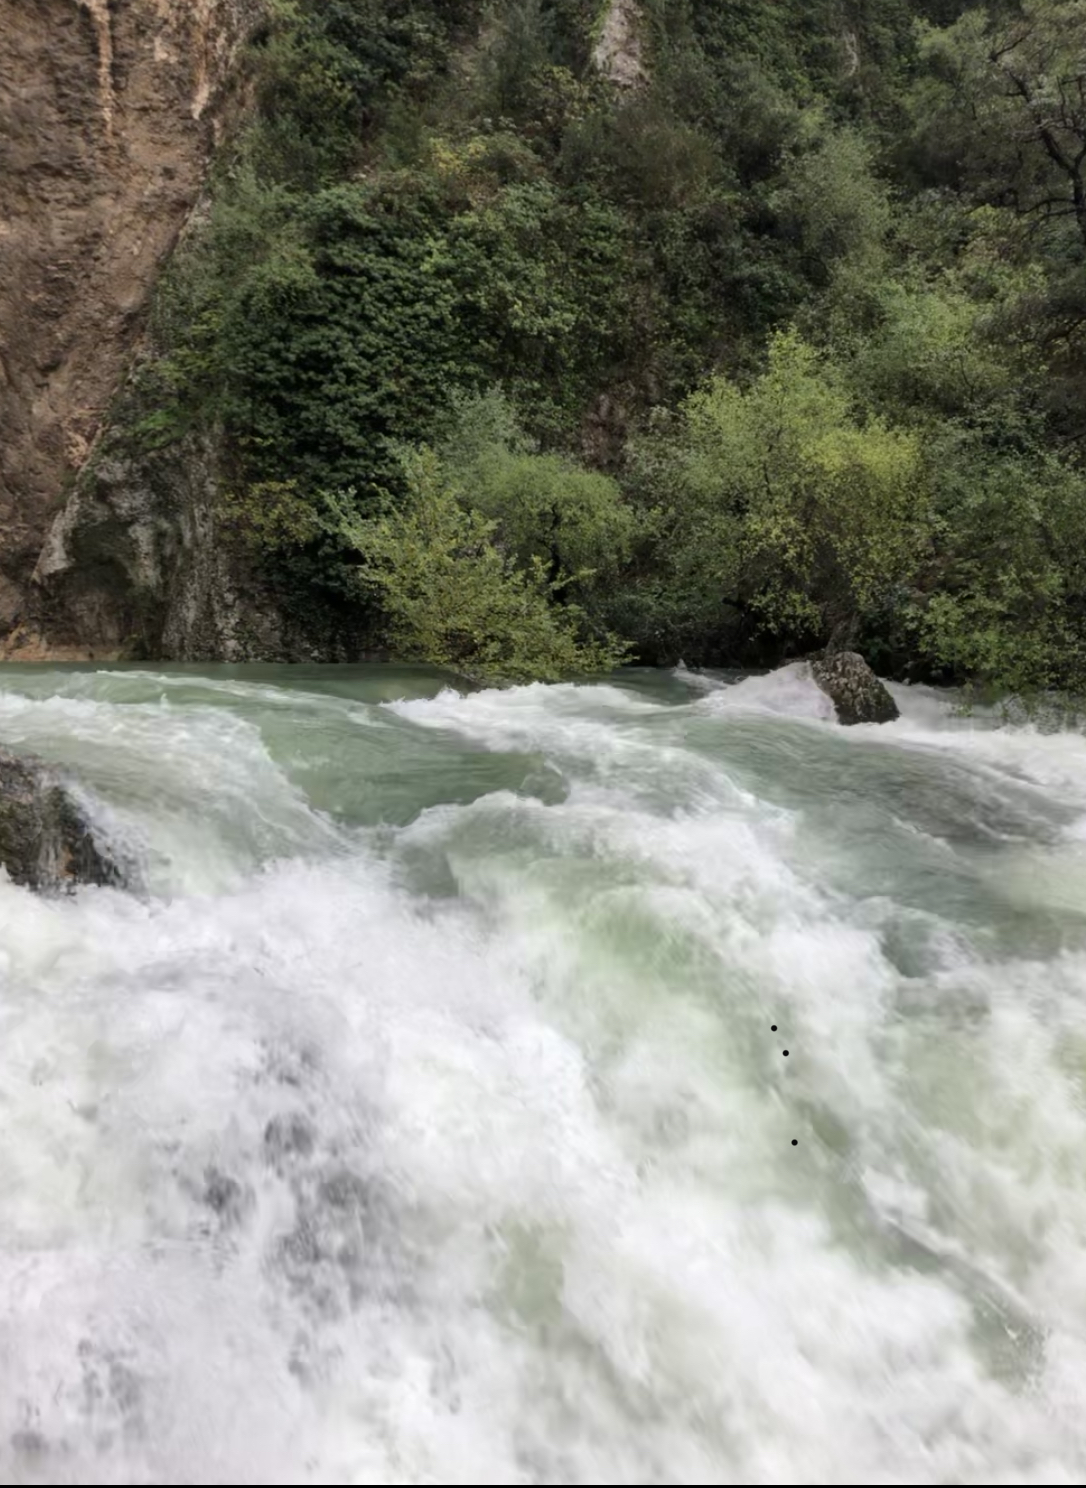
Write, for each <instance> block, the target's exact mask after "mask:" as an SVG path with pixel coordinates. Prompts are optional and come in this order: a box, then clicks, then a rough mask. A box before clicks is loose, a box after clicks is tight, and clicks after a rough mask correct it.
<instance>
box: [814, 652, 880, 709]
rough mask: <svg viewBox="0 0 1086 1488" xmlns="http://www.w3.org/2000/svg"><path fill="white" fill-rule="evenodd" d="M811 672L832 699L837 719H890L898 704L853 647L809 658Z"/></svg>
mask: <svg viewBox="0 0 1086 1488" xmlns="http://www.w3.org/2000/svg"><path fill="white" fill-rule="evenodd" d="M811 676H812V678H813V679H814V681H815V682H817V683H818V685H819V687H820V688H821V689H822V691H823V692H824V693H825V694H826V696H827V697H828V698H829V699H830V700H831V701H832V703H833V706H834V708H835V709H836V710H837V721H838V723H849V724H851V723H893V721H894V719H895V718H897V717H898V716H899V714H898V706H897V704H896V703H895V702H894V700H893V698H892V697H891V696H890V694H889V693H888V692H887V690H886V688H885V687H884V686H883V684H882V683H881V682H880V681H879V679H878V677H876V676H875V673H874V672H873V671H872V670H871V668H870V667H869V666H868V664H867V662H866V661H864V659H863V657H862V656H860V655H858V654H857V653H856V652H855V651H836V652H834V653H833V654H832V655H830V656H824V657H821V658H820V659H819V660H818V661H812V662H811Z"/></svg>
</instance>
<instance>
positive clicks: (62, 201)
mask: <svg viewBox="0 0 1086 1488" xmlns="http://www.w3.org/2000/svg"><path fill="white" fill-rule="evenodd" d="M262 13H263V0H184V3H178V0H0V36H2V37H3V44H2V45H0V430H2V431H3V437H2V439H0V657H3V656H5V655H9V656H10V655H26V656H33V655H34V654H36V652H37V653H38V654H41V653H42V649H43V642H42V639H41V634H40V626H39V625H38V624H37V623H36V616H35V613H34V589H33V585H32V584H31V583H30V582H29V581H30V575H31V573H32V572H33V570H34V566H35V562H36V560H37V557H38V554H39V552H40V550H41V546H42V542H43V539H44V537H45V534H46V531H47V529H48V526H49V524H50V522H51V520H52V518H53V517H54V515H55V514H56V511H57V508H58V506H59V505H60V504H61V503H62V501H63V499H64V497H65V495H66V494H67V492H68V490H69V489H70V487H71V485H72V482H73V480H74V478H75V476H76V475H77V473H78V472H79V470H80V469H81V468H82V466H83V464H84V462H85V460H86V457H87V454H88V451H89V450H90V447H91V445H92V443H93V441H94V439H95V437H96V435H97V433H98V430H99V428H100V426H101V423H102V421H103V417H104V414H105V412H106V409H107V406H108V404H109V402H110V399H111V398H112V396H113V394H114V391H115V390H116V388H117V386H118V383H119V382H120V380H121V377H122V375H123V372H124V369H125V366H126V363H127V361H128V359H129V357H130V356H131V354H132V350H133V348H134V346H135V344H136V341H137V339H138V337H139V334H140V332H141V330H142V325H143V316H144V311H145V309H146V306H147V303H148V298H149V295H150V292H151V288H152V286H153V284H154V281H155V278H156V275H157V273H158V270H159V268H160V267H161V265H162V263H163V262H164V260H165V259H166V257H167V256H168V255H169V253H170V250H171V249H172V247H173V245H174V243H175V241H176V239H177V236H178V234H179V232H180V230H181V228H182V227H183V225H184V223H185V221H186V219H187V218H188V216H189V214H190V213H191V211H192V208H193V205H194V203H195V202H196V200H197V198H198V196H199V193H200V191H201V189H202V186H203V183H204V179H205V174H206V170H207V166H208V163H209V161H210V159H211V155H212V152H213V150H214V148H215V145H216V143H217V142H218V139H219V136H220V135H221V133H222V130H223V128H224V124H225V121H226V119H227V117H228V113H229V88H228V86H227V84H228V83H229V81H230V79H231V77H232V75H233V71H234V63H235V59H236V56H237V54H238V50H239V47H240V45H241V43H242V41H243V40H244V39H245V37H246V36H247V35H248V34H249V33H250V32H251V30H252V28H253V27H254V26H255V25H256V24H257V22H258V21H259V19H260V17H261V15H262ZM50 640H51V648H50V649H49V651H48V653H47V654H52V655H64V654H75V652H74V651H71V650H69V651H67V652H65V651H64V650H63V649H60V648H62V647H63V646H64V643H65V642H68V643H69V644H70V645H71V646H73V647H76V648H79V647H80V646H81V645H82V642H83V637H82V636H80V635H77V634H73V635H70V636H63V635H60V636H56V637H51V638H50ZM88 650H89V652H90V654H94V647H93V646H91V647H89V648H87V647H83V653H84V654H87V653H88ZM99 654H100V653H99Z"/></svg>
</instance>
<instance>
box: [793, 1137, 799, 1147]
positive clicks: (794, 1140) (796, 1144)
mask: <svg viewBox="0 0 1086 1488" xmlns="http://www.w3.org/2000/svg"><path fill="white" fill-rule="evenodd" d="M792 1146H793V1147H798V1146H799V1143H798V1142H797V1141H796V1139H795V1137H793V1138H792Z"/></svg>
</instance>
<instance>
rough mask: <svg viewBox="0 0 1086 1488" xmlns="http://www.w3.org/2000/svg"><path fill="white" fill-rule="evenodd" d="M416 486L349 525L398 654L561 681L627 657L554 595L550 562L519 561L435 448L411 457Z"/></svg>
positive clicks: (500, 677)
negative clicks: (589, 633) (589, 631)
mask: <svg viewBox="0 0 1086 1488" xmlns="http://www.w3.org/2000/svg"><path fill="white" fill-rule="evenodd" d="M406 484H407V496H406V499H405V500H404V502H403V503H402V504H401V505H400V506H399V507H397V508H394V509H392V510H390V511H388V512H385V513H382V514H381V515H378V516H374V517H370V518H369V519H368V520H365V521H362V520H359V519H358V518H354V517H351V516H346V517H345V518H344V524H343V535H344V537H345V539H346V540H347V541H348V542H349V543H350V544H351V545H352V546H353V547H354V548H355V549H356V550H357V552H358V554H359V557H360V563H359V568H358V582H359V583H360V585H362V586H364V587H366V588H368V589H370V590H372V591H375V592H376V594H377V596H378V597H379V602H380V604H381V606H382V608H383V610H384V612H385V614H386V616H387V619H388V638H389V640H390V642H391V644H392V645H393V647H394V648H395V650H396V652H397V654H399V655H401V656H403V657H405V658H413V659H417V660H425V661H429V662H432V663H434V664H436V665H440V666H447V667H451V668H454V669H455V670H457V671H459V672H461V673H463V674H465V675H468V676H471V677H474V678H478V679H480V680H485V681H503V682H517V681H531V680H534V679H537V678H538V679H543V680H548V681H556V680H559V679H560V678H563V677H569V676H578V675H585V674H589V673H593V672H600V671H607V670H609V669H610V668H611V667H613V666H615V665H616V664H617V663H618V661H619V660H621V657H622V647H621V645H619V644H618V643H616V642H614V641H613V640H611V639H610V638H607V637H605V638H602V639H591V638H586V637H585V635H584V629H585V627H584V623H583V616H582V614H581V612H580V611H579V610H578V609H577V608H576V607H574V606H571V605H563V606H556V605H555V604H553V603H552V602H551V601H552V597H553V595H554V592H555V590H556V589H557V588H558V587H560V584H561V581H560V580H558V581H555V580H551V579H550V578H549V577H548V574H547V570H546V565H545V564H544V563H543V561H542V560H541V559H539V558H538V557H534V558H531V559H530V560H529V562H528V563H527V564H526V565H524V566H519V565H518V564H517V562H516V561H515V559H514V558H513V557H511V556H510V555H509V554H507V553H506V552H505V551H503V548H502V546H501V544H500V542H499V541H498V536H497V529H498V523H497V522H496V521H494V520H492V519H489V518H487V517H485V516H484V515H483V514H482V513H480V512H478V511H475V510H473V509H471V508H470V507H468V506H466V505H465V504H464V503H463V500H462V498H461V495H460V493H459V492H458V491H457V490H456V488H455V487H454V486H453V485H451V484H450V483H449V481H448V479H447V477H446V476H445V474H444V472H443V471H442V470H441V467H440V465H439V463H438V461H437V458H436V456H435V455H434V454H433V453H432V452H430V451H426V450H422V451H419V452H418V453H416V454H414V455H413V456H410V457H408V459H407V461H406Z"/></svg>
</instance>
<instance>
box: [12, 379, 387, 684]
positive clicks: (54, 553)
mask: <svg viewBox="0 0 1086 1488" xmlns="http://www.w3.org/2000/svg"><path fill="white" fill-rule="evenodd" d="M131 396H132V398H133V400H134V404H137V405H138V395H135V394H133V395H131ZM138 418H139V409H138V406H133V407H129V405H128V402H127V395H126V397H122V398H121V399H120V400H119V402H118V410H117V417H116V427H114V428H111V430H110V431H109V432H108V433H107V434H106V435H105V436H104V438H103V440H102V442H101V443H100V445H99V446H98V448H97V449H96V451H95V454H94V456H93V459H92V460H91V462H90V464H89V465H88V468H87V469H86V471H85V472H84V473H83V475H82V476H81V477H80V479H79V481H78V483H77V485H76V488H75V490H74V491H73V492H72V494H71V496H70V497H69V498H68V502H67V504H66V506H65V508H64V510H63V511H62V512H61V513H60V515H59V516H58V517H57V518H56V520H55V521H54V523H53V526H52V528H51V530H50V533H49V536H48V539H47V541H46V543H45V546H44V548H43V550H42V554H41V557H40V559H39V562H38V566H37V569H36V571H35V580H36V584H37V587H38V590H39V593H40V595H41V597H42V598H41V603H42V606H43V609H42V614H43V616H44V617H45V619H46V622H47V628H48V630H49V632H50V633H51V634H52V635H54V636H55V635H65V634H75V635H79V636H82V637H83V638H84V640H85V641H89V642H91V643H92V644H93V645H94V646H95V647H96V649H97V652H98V654H99V656H103V657H109V656H124V657H128V658H134V659H144V658H147V657H153V658H155V659H157V660H161V661H227V662H246V661H356V660H359V659H360V658H361V657H362V656H363V655H365V654H366V652H367V640H368V637H367V635H366V634H365V632H364V629H360V625H359V619H358V611H357V607H349V606H345V607H344V613H343V614H342V615H340V614H335V613H332V611H331V610H329V611H328V612H327V613H325V612H324V611H322V610H321V609H320V608H319V607H318V606H317V605H316V604H312V605H310V606H309V607H308V609H307V610H306V613H305V614H304V616H302V615H297V614H295V613H294V612H293V610H292V609H291V608H290V606H289V605H285V604H284V603H283V601H282V598H281V597H280V596H278V595H276V594H275V593H274V592H273V590H272V588H271V586H270V585H269V582H268V580H267V577H266V575H265V573H264V572H263V571H262V567H261V564H260V561H259V557H258V555H257V554H256V553H255V552H254V550H253V549H252V547H250V546H248V545H247V544H246V542H245V541H244V539H243V538H242V537H241V536H240V535H239V534H238V532H237V531H236V530H235V527H234V525H233V524H232V523H231V521H230V507H229V503H228V502H227V501H226V500H225V492H226V490H227V489H228V488H229V485H230V480H229V475H228V473H227V471H226V470H225V469H224V465H225V463H226V450H225V448H224V440H223V437H222V435H221V432H220V431H218V430H216V429H215V428H213V427H207V428H199V427H197V428H193V429H191V430H190V431H189V432H188V433H187V434H185V435H184V436H183V437H182V438H180V439H179V440H177V441H175V442H172V443H170V444H169V445H167V446H165V447H164V448H161V449H147V448H141V447H140V446H139V444H138V442H136V441H134V440H133V438H132V436H131V433H130V427H131V425H133V424H134V423H136V422H137V421H138Z"/></svg>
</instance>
